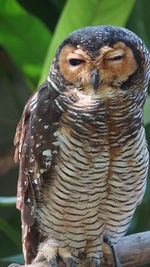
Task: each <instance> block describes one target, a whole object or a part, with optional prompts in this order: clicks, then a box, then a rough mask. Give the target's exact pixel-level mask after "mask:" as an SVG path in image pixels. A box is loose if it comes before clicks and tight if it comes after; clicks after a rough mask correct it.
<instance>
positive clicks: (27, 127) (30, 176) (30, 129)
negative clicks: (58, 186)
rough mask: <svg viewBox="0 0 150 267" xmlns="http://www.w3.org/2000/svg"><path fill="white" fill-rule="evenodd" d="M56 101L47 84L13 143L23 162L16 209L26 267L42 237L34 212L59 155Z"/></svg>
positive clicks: (32, 103)
mask: <svg viewBox="0 0 150 267" xmlns="http://www.w3.org/2000/svg"><path fill="white" fill-rule="evenodd" d="M56 98H57V93H56V92H55V91H54V90H53V88H51V87H49V85H48V83H47V82H45V83H44V84H43V85H42V86H41V87H40V89H39V90H37V91H36V92H35V93H34V94H33V95H32V96H31V97H30V99H29V100H28V102H27V104H26V106H25V109H24V112H23V115H22V118H21V120H20V122H19V124H18V127H17V130H16V135H15V140H14V144H15V146H16V151H15V161H16V162H17V161H19V162H20V164H19V178H18V188H17V208H18V209H19V210H20V211H21V220H22V242H23V251H24V256H25V261H26V263H27V264H28V263H29V262H31V260H32V259H33V258H34V257H35V256H36V253H37V246H38V243H39V238H40V237H39V233H38V228H37V227H36V212H35V211H36V207H37V205H38V203H39V202H40V201H42V197H43V196H42V194H43V193H44V192H43V186H44V185H45V184H46V183H47V182H49V180H50V178H51V168H52V167H53V164H54V161H55V155H56V154H57V151H56V150H57V149H56V147H55V141H56V140H55V135H54V133H55V131H56V130H57V127H58V122H59V117H60V113H59V111H58V109H57V107H56V104H55V101H54V100H55V99H56ZM54 152H55V153H54Z"/></svg>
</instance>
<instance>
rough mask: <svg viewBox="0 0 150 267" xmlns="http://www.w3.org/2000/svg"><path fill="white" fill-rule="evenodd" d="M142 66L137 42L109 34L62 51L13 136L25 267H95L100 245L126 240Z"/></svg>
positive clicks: (81, 34)
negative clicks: (36, 265) (41, 266)
mask: <svg viewBox="0 0 150 267" xmlns="http://www.w3.org/2000/svg"><path fill="white" fill-rule="evenodd" d="M149 60H150V58H149V52H148V50H147V48H146V47H145V45H144V43H143V42H142V41H141V39H140V38H139V37H137V36H136V35H135V34H134V33H132V32H130V31H128V30H126V29H123V28H117V27H113V26H98V27H87V28H84V29H81V30H78V31H76V32H73V33H72V34H71V35H70V36H69V37H67V38H66V39H65V40H64V42H63V43H62V44H61V45H60V47H59V49H58V50H57V53H56V56H55V58H54V60H53V62H52V64H51V68H50V73H49V75H48V78H47V80H46V81H45V83H44V84H43V85H42V86H41V87H40V88H39V89H38V90H37V91H36V92H35V93H34V94H33V95H32V96H31V98H30V99H29V101H28V102H27V104H26V106H25V109H24V112H23V115H22V118H21V120H20V122H19V124H18V127H17V131H16V137H15V145H16V153H15V160H16V161H17V160H18V159H19V160H20V170H19V180H18V195H17V208H18V209H20V210H21V218H22V241H23V251H24V256H25V261H26V263H30V262H31V261H32V260H34V262H38V261H42V260H47V261H48V262H49V264H50V266H55V267H56V266H57V264H58V261H59V259H61V260H62V261H63V262H65V263H66V264H67V265H66V266H76V265H78V266H83V263H84V264H85V265H86V262H88V264H89V262H91V264H95V266H99V265H100V263H101V260H102V259H103V244H104V242H105V240H106V239H107V240H108V241H109V243H111V244H112V245H113V244H115V243H116V242H117V241H118V240H119V238H120V237H121V236H123V235H124V234H125V232H126V231H127V228H128V225H129V223H130V221H131V218H132V216H133V214H134V211H135V209H136V206H137V205H138V204H139V203H140V201H141V200H142V197H143V194H144V191H145V185H146V177H147V171H148V160H149V157H148V150H147V145H146V140H145V130H144V127H143V105H144V103H145V99H146V95H147V86H148V81H149ZM68 264H70V265H68ZM96 264H98V265H96ZM88 266H89V265H88ZM92 266H93V265H92Z"/></svg>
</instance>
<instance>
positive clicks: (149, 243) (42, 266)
mask: <svg viewBox="0 0 150 267" xmlns="http://www.w3.org/2000/svg"><path fill="white" fill-rule="evenodd" d="M115 251H116V253H117V255H118V257H119V259H120V261H121V263H122V266H123V267H137V266H142V265H144V264H148V263H150V231H148V232H143V233H139V234H133V235H128V236H126V237H123V238H122V239H121V240H120V241H119V242H118V243H117V245H116V246H115ZM21 266H22V265H18V264H11V265H9V267H21ZM49 266H50V265H48V264H47V263H46V262H39V263H35V264H29V265H26V267H49ZM58 266H59V267H64V266H65V265H64V264H63V263H60V264H59V265H58ZM80 267H82V266H81V265H80ZM100 267H108V266H107V265H106V264H103V263H102V264H101V266H100ZM109 267H111V265H109Z"/></svg>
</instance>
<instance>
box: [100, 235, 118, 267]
mask: <svg viewBox="0 0 150 267" xmlns="http://www.w3.org/2000/svg"><path fill="white" fill-rule="evenodd" d="M102 249H103V255H104V259H105V260H106V262H107V264H108V266H109V265H112V263H113V266H114V267H122V265H121V263H120V260H119V258H118V256H117V254H116V250H115V248H114V245H112V243H111V242H110V241H109V239H108V238H107V237H105V238H104V243H103V245H102Z"/></svg>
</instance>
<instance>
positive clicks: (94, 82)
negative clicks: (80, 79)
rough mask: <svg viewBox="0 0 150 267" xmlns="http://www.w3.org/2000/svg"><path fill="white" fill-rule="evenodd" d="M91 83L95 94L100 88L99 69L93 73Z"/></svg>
mask: <svg viewBox="0 0 150 267" xmlns="http://www.w3.org/2000/svg"><path fill="white" fill-rule="evenodd" d="M90 83H91V85H92V86H93V89H94V91H95V93H96V92H97V89H98V86H99V72H98V70H97V69H93V70H92V72H91V79H90Z"/></svg>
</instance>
